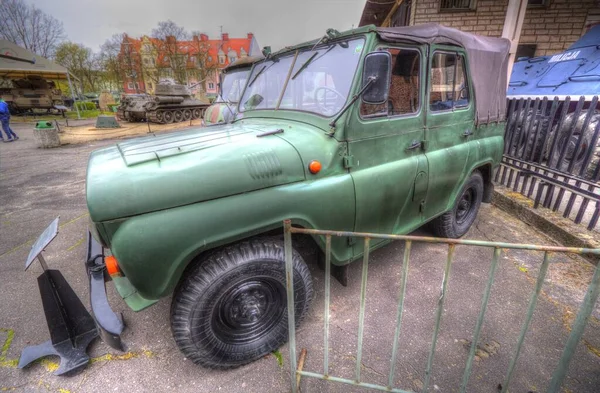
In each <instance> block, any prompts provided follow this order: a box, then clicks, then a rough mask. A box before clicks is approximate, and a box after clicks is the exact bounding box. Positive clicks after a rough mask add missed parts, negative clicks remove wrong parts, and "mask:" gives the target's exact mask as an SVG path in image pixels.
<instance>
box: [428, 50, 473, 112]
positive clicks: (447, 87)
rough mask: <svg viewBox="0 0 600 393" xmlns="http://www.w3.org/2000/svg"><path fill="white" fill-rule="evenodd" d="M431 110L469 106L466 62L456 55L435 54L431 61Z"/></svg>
mask: <svg viewBox="0 0 600 393" xmlns="http://www.w3.org/2000/svg"><path fill="white" fill-rule="evenodd" d="M430 80H431V87H430V89H429V108H430V109H431V110H432V111H444V110H450V109H455V108H462V107H466V106H468V105H469V86H468V85H467V76H466V73H465V61H464V58H463V57H462V56H461V55H458V54H456V53H447V52H435V53H434V54H433V58H432V60H431V78H430Z"/></svg>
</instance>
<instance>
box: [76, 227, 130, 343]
mask: <svg viewBox="0 0 600 393" xmlns="http://www.w3.org/2000/svg"><path fill="white" fill-rule="evenodd" d="M85 266H86V270H87V274H88V278H89V280H90V303H91V306H92V315H93V317H94V320H95V321H96V326H97V327H98V331H99V332H100V337H102V340H103V341H104V342H105V343H106V344H108V345H109V346H111V347H112V348H114V349H118V350H120V351H124V350H125V346H124V345H123V343H122V341H121V333H122V332H123V328H124V327H125V325H124V324H123V319H122V318H121V317H120V316H118V315H117V314H115V312H114V311H113V310H112V309H111V308H110V305H109V304H108V298H107V296H106V287H105V281H106V280H107V279H108V278H109V276H108V274H107V272H106V266H105V264H104V248H103V247H102V245H101V244H100V243H98V241H96V239H94V237H93V236H92V234H91V233H90V232H89V231H88V236H87V261H86V263H85Z"/></svg>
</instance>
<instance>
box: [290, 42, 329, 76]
mask: <svg viewBox="0 0 600 393" xmlns="http://www.w3.org/2000/svg"><path fill="white" fill-rule="evenodd" d="M336 45H337V43H336V44H333V45H331V46H330V47H329V48H327V50H326V51H325V52H324V53H323V54H322V55H321V56H319V59H320V58H321V57H323V56H325V55H326V54H328V53H329V52H331V50H332V49H333V48H335V46H336ZM318 54H319V52H315V53H313V55H312V56H311V57H309V58H308V59H307V60H306V61H305V62H304V64H302V66H301V67H300V68H299V69H298V71H296V73H295V74H294V76H292V80H294V79H296V77H297V76H298V75H300V73H301V72H302V71H304V70H305V69H306V67H308V66H309V65H310V63H312V62H313V60H314V59H315V57H317V55H318Z"/></svg>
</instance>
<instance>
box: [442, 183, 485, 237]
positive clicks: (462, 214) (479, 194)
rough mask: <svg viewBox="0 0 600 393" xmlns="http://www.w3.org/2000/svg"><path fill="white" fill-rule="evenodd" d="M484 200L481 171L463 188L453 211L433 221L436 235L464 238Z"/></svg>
mask: <svg viewBox="0 0 600 393" xmlns="http://www.w3.org/2000/svg"><path fill="white" fill-rule="evenodd" d="M482 198H483V177H482V176H481V173H480V172H479V171H475V172H473V173H472V174H471V177H470V178H469V180H467V182H466V184H465V185H464V186H463V189H462V190H461V192H460V194H459V195H458V198H457V199H456V202H454V207H453V208H452V210H450V211H449V212H446V213H444V214H442V215H441V216H439V217H437V218H436V219H434V220H433V221H432V223H431V227H432V229H433V232H434V234H435V235H436V236H439V237H446V238H453V239H457V238H459V237H461V236H463V235H464V234H465V233H467V231H468V230H469V228H470V227H471V224H473V221H475V218H476V217H477V212H478V211H479V206H481V200H482Z"/></svg>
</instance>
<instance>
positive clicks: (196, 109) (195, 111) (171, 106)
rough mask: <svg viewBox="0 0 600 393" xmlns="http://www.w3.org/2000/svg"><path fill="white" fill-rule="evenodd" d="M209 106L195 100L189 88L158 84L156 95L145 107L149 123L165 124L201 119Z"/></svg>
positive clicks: (172, 84) (171, 84) (206, 103)
mask: <svg viewBox="0 0 600 393" xmlns="http://www.w3.org/2000/svg"><path fill="white" fill-rule="evenodd" d="M208 106H209V103H208V102H203V101H200V100H199V99H197V98H194V97H193V96H192V94H191V93H190V90H189V89H188V88H187V86H184V85H179V84H175V83H159V84H157V85H156V88H155V89H154V95H153V96H151V98H150V101H148V102H147V103H145V104H144V105H143V107H144V110H145V111H146V119H148V121H151V122H153V123H163V124H166V123H178V122H180V121H189V120H190V119H199V118H201V117H202V113H203V112H204V110H205V109H206V108H207V107H208Z"/></svg>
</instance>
